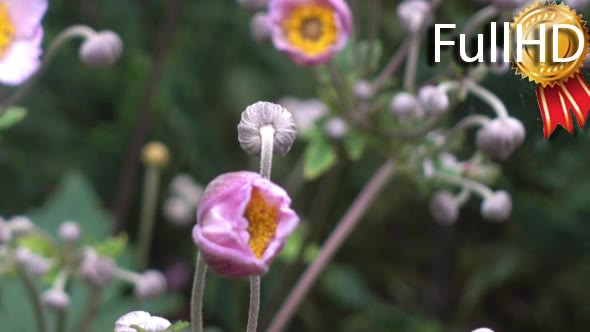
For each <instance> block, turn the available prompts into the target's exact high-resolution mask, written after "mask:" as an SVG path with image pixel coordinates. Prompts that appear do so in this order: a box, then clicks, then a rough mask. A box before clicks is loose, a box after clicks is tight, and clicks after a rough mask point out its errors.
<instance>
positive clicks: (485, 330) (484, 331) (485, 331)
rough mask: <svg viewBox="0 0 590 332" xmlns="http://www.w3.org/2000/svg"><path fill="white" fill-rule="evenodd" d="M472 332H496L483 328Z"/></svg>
mask: <svg viewBox="0 0 590 332" xmlns="http://www.w3.org/2000/svg"><path fill="white" fill-rule="evenodd" d="M471 332H494V331H492V330H490V329H488V328H485V327H482V328H479V329H475V330H473V331H471Z"/></svg>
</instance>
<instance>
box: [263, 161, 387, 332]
mask: <svg viewBox="0 0 590 332" xmlns="http://www.w3.org/2000/svg"><path fill="white" fill-rule="evenodd" d="M394 169H395V161H394V159H393V158H390V159H389V160H387V162H385V164H383V165H382V166H381V167H380V168H379V170H377V172H376V173H375V174H374V175H373V177H372V178H371V180H369V182H368V183H367V185H366V186H365V187H364V188H363V190H362V191H361V193H360V194H359V195H358V196H357V198H356V199H355V200H354V202H353V203H352V205H351V206H350V208H349V209H348V211H346V214H345V215H344V216H343V217H342V219H341V220H340V222H338V225H337V226H336V228H335V229H334V230H333V231H332V233H331V234H330V236H329V237H328V239H327V240H326V243H325V244H324V245H323V247H322V249H321V250H320V252H319V254H318V256H317V258H316V259H315V260H314V261H313V262H312V263H311V265H310V266H309V267H308V268H307V269H306V270H305V272H304V273H303V275H302V276H301V278H300V279H299V281H298V282H297V284H296V285H295V288H293V290H292V291H291V293H290V294H289V296H288V297H287V299H286V301H285V303H283V305H282V307H281V309H280V310H279V312H278V314H277V315H276V316H275V318H274V320H273V321H272V322H271V324H270V327H269V328H268V330H267V331H268V332H279V331H282V330H283V329H284V328H285V326H286V325H287V323H288V322H289V320H290V319H291V317H292V316H293V314H294V313H295V310H297V307H298V306H299V304H300V303H301V301H302V300H303V298H304V297H305V295H306V294H307V292H308V291H309V289H310V288H311V286H313V284H314V283H315V281H316V280H317V278H318V277H319V275H320V273H321V272H322V271H323V270H324V268H325V267H326V265H327V264H328V263H329V262H330V260H331V259H332V257H333V256H334V254H335V253H336V251H337V250H338V249H339V248H340V246H342V244H343V243H344V241H345V240H346V239H347V238H348V236H349V235H350V233H351V232H352V230H353V229H354V228H355V227H356V226H357V225H358V223H359V221H360V220H361V218H362V217H363V215H364V214H365V212H366V211H367V209H368V208H369V206H370V205H371V203H372V202H373V201H374V200H375V198H376V197H377V195H378V194H379V192H381V190H382V189H383V187H385V185H386V184H387V182H388V180H389V179H390V178H391V176H392V175H393V173H394Z"/></svg>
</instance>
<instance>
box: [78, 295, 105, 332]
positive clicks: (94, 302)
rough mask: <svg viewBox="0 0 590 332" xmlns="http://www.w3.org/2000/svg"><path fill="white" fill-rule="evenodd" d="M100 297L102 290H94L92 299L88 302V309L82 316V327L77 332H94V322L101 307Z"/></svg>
mask: <svg viewBox="0 0 590 332" xmlns="http://www.w3.org/2000/svg"><path fill="white" fill-rule="evenodd" d="M100 295H101V290H100V289H99V288H93V289H92V292H91V293H90V297H89V298H88V300H87V301H86V308H85V309H84V314H83V315H82V320H81V321H80V326H79V327H78V330H77V331H79V332H89V331H91V330H92V322H93V321H94V318H96V314H98V310H99V307H100V301H101V296H100Z"/></svg>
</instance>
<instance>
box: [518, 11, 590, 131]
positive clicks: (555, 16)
mask: <svg viewBox="0 0 590 332" xmlns="http://www.w3.org/2000/svg"><path fill="white" fill-rule="evenodd" d="M510 36H511V37H512V38H511V41H512V43H511V50H510V54H511V61H512V63H513V66H514V68H515V70H516V73H517V74H519V75H521V76H522V77H523V78H528V79H529V80H530V81H533V82H535V83H537V84H538V87H537V99H538V102H539V108H540V110H541V118H542V119H543V132H544V136H545V138H548V137H549V136H550V135H551V133H553V131H554V130H555V129H556V128H557V126H558V125H561V126H563V127H564V128H565V129H566V130H567V131H568V132H569V133H570V134H572V133H573V121H572V117H571V114H570V110H572V111H573V112H574V115H575V117H576V119H577V121H578V125H579V127H580V129H581V128H582V127H583V126H584V124H585V122H586V119H587V116H588V111H589V110H590V86H589V85H588V83H586V81H585V80H584V77H583V76H582V75H581V73H580V69H581V68H582V67H583V64H584V60H585V59H586V55H588V46H589V42H588V40H589V36H588V28H587V27H586V22H585V21H583V20H582V16H581V15H578V14H577V13H576V11H575V10H573V9H570V8H569V7H568V6H567V5H565V4H559V5H558V4H556V3H554V2H546V3H541V2H537V3H533V4H531V5H530V6H529V7H528V8H526V9H524V11H522V12H521V13H520V14H519V15H518V16H516V17H515V18H514V22H513V23H512V24H511V32H510Z"/></svg>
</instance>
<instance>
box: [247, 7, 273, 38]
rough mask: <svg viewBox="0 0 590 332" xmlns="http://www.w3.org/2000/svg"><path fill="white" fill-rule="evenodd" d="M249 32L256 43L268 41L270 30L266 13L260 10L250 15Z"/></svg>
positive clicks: (270, 36) (270, 34) (270, 35)
mask: <svg viewBox="0 0 590 332" xmlns="http://www.w3.org/2000/svg"><path fill="white" fill-rule="evenodd" d="M250 32H251V33H252V38H254V41H256V42H257V43H266V42H269V41H270V40H271V38H272V32H271V30H270V25H269V22H268V14H266V13H263V12H260V13H256V14H255V15H254V16H252V20H251V21H250Z"/></svg>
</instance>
